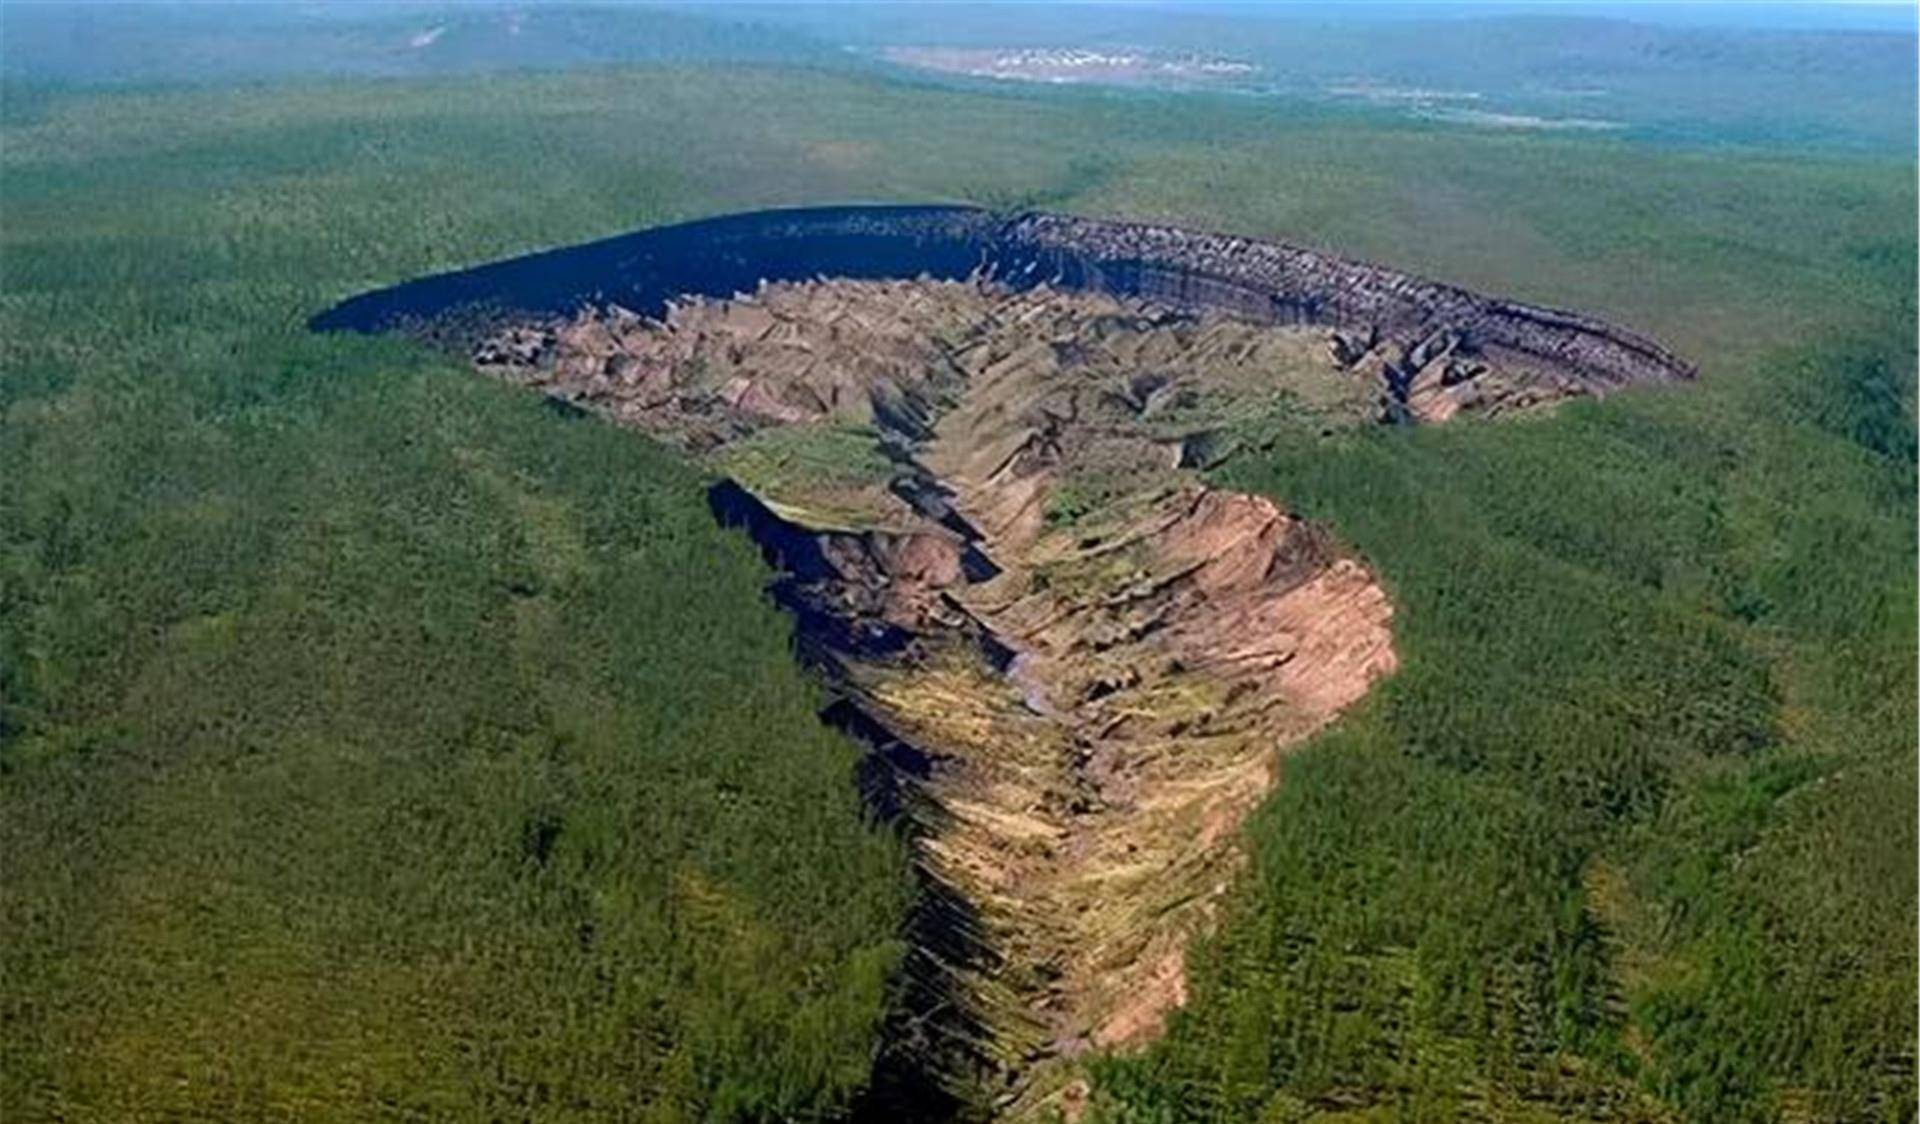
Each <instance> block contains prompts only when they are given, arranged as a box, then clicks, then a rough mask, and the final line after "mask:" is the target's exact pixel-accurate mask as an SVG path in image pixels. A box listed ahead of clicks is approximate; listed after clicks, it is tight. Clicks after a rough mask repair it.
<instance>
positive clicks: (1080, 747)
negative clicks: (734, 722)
mask: <svg viewBox="0 0 1920 1124" xmlns="http://www.w3.org/2000/svg"><path fill="white" fill-rule="evenodd" d="M315 326H316V327H322V328H336V327H348V328H356V329H360V330H368V331H373V330H396V329H397V330H405V331H410V332H413V333H416V334H419V335H422V336H425V337H428V338H431V339H434V340H436V341H438V342H440V343H442V344H443V345H447V346H451V347H454V348H456V349H458V350H460V351H461V352H463V353H464V354H466V355H468V356H469V357H470V358H471V360H472V362H473V363H474V364H475V365H476V367H478V368H479V369H480V370H483V371H486V372H489V373H492V374H496V375H498V376H500V377H503V378H507V379H510V380H512V381H514V382H518V383H523V384H525V385H528V386H531V387H536V388H538V389H540V390H542V391H543V392H545V393H546V394H548V395H549V396H551V397H552V398H553V399H555V400H557V401H560V402H564V403H567V404H570V407H581V408H585V409H588V410H592V411H594V412H597V413H599V414H601V415H603V416H605V417H607V418H609V419H611V420H613V421H614V422H616V423H618V424H621V425H627V426H632V427H634V428H636V429H640V430H642V431H644V432H646V433H648V434H650V435H652V436H654V437H656V438H658V439H660V440H663V441H667V442H670V443H672V444H674V445H677V446H678V447H680V448H682V449H683V450H685V451H686V452H687V453H688V454H689V455H691V456H694V457H697V458H699V459H700V460H701V461H702V462H703V463H705V464H707V465H708V466H709V467H711V468H712V469H713V470H714V471H715V472H716V473H717V474H718V475H720V476H721V477H722V483H720V484H718V485H716V486H715V487H714V488H713V490H712V493H711V497H710V498H711V502H712V504H713V506H714V510H715V512H716V515H718V516H719V517H720V518H721V519H722V520H723V521H726V522H728V523H732V524H737V525H741V526H743V527H745V528H746V529H747V530H748V531H749V532H750V533H751V534H752V535H753V536H754V538H755V539H756V541H758V542H759V543H760V544H761V546H762V547H763V549H764V550H765V551H766V553H767V555H768V557H769V559H770V560H771V561H772V562H773V563H774V564H775V565H776V566H777V567H778V568H779V569H780V571H781V572H782V574H783V577H782V578H781V579H780V581H779V582H778V583H777V585H776V589H775V592H776V595H777V596H778V597H779V599H780V600H781V602H782V603H783V604H785V605H786V606H788V607H789V608H791V609H792V610H793V611H794V612H795V614H796V615H797V616H798V618H799V620H800V622H801V629H800V637H801V644H802V648H803V652H804V654H805V656H806V657H807V658H808V660H809V661H810V662H811V663H812V664H813V665H814V666H815V667H817V668H818V669H819V670H820V671H821V673H822V674H823V675H824V676H825V677H826V679H827V680H828V681H829V683H830V684H831V686H832V688H833V692H834V695H835V697H836V699H837V700H838V701H837V702H836V703H835V704H834V705H833V706H832V707H830V708H829V710H828V712H827V713H826V715H825V717H826V718H828V720H830V721H834V722H837V723H839V724H841V725H843V726H844V727H846V728H847V729H849V730H851V731H853V732H854V733H856V734H858V735H859V736H860V737H862V738H863V739H864V740H866V741H867V743H868V744H869V745H870V746H871V747H872V753H871V755H870V760H869V766H868V768H867V769H866V770H865V778H864V779H865V784H866V787H867V789H868V795H869V797H870V799H871V800H872V802H873V803H874V806H875V807H876V808H877V809H878V810H879V811H880V812H881V813H882V814H884V815H887V816H889V817H894V818H898V819H899V820H901V821H902V822H903V823H904V824H905V825H906V827H907V829H908V830H909V831H910V832H911V835H912V838H913V840H914V846H915V850H916V854H917V859H918V865H919V868H920V871H921V873H922V876H923V884H924V887H925V893H924V894H923V900H922V904H921V906H920V908H919V910H918V912H917V914H916V916H915V918H914V919H913V921H912V926H911V933H910V934H909V935H910V936H911V938H912V943H913V951H912V953H911V955H910V957H909V961H908V964H907V965H906V968H905V974H904V978H903V981H902V983H903V993H904V996H905V998H904V1001H903V1002H902V1003H901V1005H900V1008H899V1011H898V1012H897V1014H896V1016H895V1019H894V1025H893V1027H892V1030H893V1034H892V1036H891V1041H890V1043H889V1048H888V1053H887V1056H886V1058H885V1059H884V1060H883V1062H882V1064H881V1072H880V1073H878V1074H877V1075H876V1093H875V1096H876V1097H878V1098H882V1099H886V1098H894V1100H893V1102H892V1103H893V1105H895V1106H896V1107H897V1106H898V1105H899V1104H900V1102H902V1101H916V1102H918V1103H920V1104H922V1105H924V1101H923V1100H921V1099H922V1098H925V1097H927V1096H929V1095H931V1093H932V1091H933V1090H934V1089H945V1090H946V1091H948V1092H958V1091H965V1092H967V1093H969V1094H978V1093H979V1092H981V1091H982V1090H983V1089H984V1090H985V1091H986V1092H987V1095H988V1096H989V1097H990V1098H992V1099H994V1100H996V1101H997V1103H998V1105H999V1107H1000V1108H1001V1109H1002V1110H1003V1111H1004V1112H1006V1113H1007V1114H1009V1115H1025V1114H1027V1113H1029V1112H1031V1111H1033V1110H1036V1109H1038V1108H1039V1107H1041V1106H1042V1105H1047V1104H1051V1105H1054V1106H1057V1107H1060V1108H1062V1109H1065V1110H1068V1111H1069V1113H1071V1110H1072V1109H1073V1108H1074V1105H1075V1098H1076V1097H1077V1096H1078V1095H1079V1093H1080V1090H1079V1089H1078V1088H1077V1087H1076V1086H1073V1085H1071V1084H1065V1083H1064V1082H1063V1080H1061V1079H1059V1077H1058V1073H1059V1067H1058V1066H1057V1065H1053V1064H1050V1063H1052V1062H1054V1061H1056V1060H1057V1059H1062V1058H1070V1057H1072V1056H1074V1055H1077V1054H1079V1053H1082V1052H1084V1051H1086V1050H1088V1049H1093V1048H1114V1047H1125V1046H1128V1045H1130V1044H1134V1043H1138V1042H1140V1041H1142V1040H1144V1039H1147V1038H1150V1037H1151V1036H1153V1035H1154V1034H1156V1033H1157V1032H1158V1031H1159V1030H1160V1029H1161V1027H1162V1026H1163V1023H1164V1020H1165V1018H1166V1015H1167V1013H1168V1012H1169V1011H1170V1010H1172V1009H1173V1008H1174V1007H1177V1006H1178V1005H1179V1004H1180V1003H1181V1002H1183V1000H1184V998H1185V991H1184V987H1185V984H1184V970H1183V957H1184V953H1185V949H1186V946H1187V943H1188V942H1189V940H1190V939H1191V938H1192V937H1193V936H1194V935H1195V934H1196V933H1198V932H1200V931H1202V930H1204V929H1205V928H1206V927H1207V925H1208V924H1209V922H1210V920H1211V917H1212V913H1213V910H1214V908H1215V906H1216V903H1217V901H1218V899H1219V895H1220V893H1221V891H1222V890H1223V889H1224V888H1225V887H1226V886H1227V884H1228V882H1229V881H1230V879H1231V877H1232V875H1233V872H1234V869H1235V866H1236V864H1237V862H1238V858H1239V855H1238V851H1237V846H1236V839H1237V834H1238V832H1237V829H1238V827H1239V825H1240V823H1241V821H1242V820H1243V819H1244V818H1245V817H1246V815H1247V814H1248V813H1249V812H1250V811H1251V810H1252V809H1253V808H1254V807H1255V806H1256V805H1257V804H1258V803H1259V801H1260V800H1261V798H1262V797H1263V796H1264V795H1265V794H1266V793H1267V792H1268V791H1269V790H1270V789H1271V788H1272V786H1273V784H1274V782H1275V778H1276V770H1277V762H1278V758H1279V756H1280V754H1281V753H1282V752H1283V751H1284V750H1285V749H1286V748H1287V747H1289V746H1292V745H1296V744H1298V743H1299V742H1301V741H1302V740H1303V739H1305V738H1306V737H1307V736H1308V735H1310V734H1312V733H1313V732H1314V731H1315V730H1318V729H1320V728H1321V727H1323V726H1324V725H1326V724H1327V723H1328V722H1330V721H1332V720H1333V719H1334V718H1335V717H1336V716H1338V715H1339V714H1340V712H1341V711H1342V710H1343V709H1344V708H1346V707H1348V706H1349V705H1351V704H1352V703H1353V702H1355V701H1356V700H1358V699H1359V698H1361V697H1362V696H1363V695H1364V694H1365V693H1366V691H1367V690H1368V688H1369V686H1370V685H1371V684H1372V683H1373V682H1374V681H1375V680H1377V679H1378V678H1380V677H1381V676H1383V675H1385V674H1387V673H1389V672H1391V671H1392V670H1393V669H1394V667H1395V655H1394V649H1393V643H1392V633H1391V629H1390V623H1391V617H1392V608H1391V605H1390V604H1389V602H1388V599H1387V597H1386V596H1385V594H1384V592H1383V591H1382V589H1381V588H1380V585H1379V583H1378V582H1377V580H1376V579H1375V576H1374V575H1373V573H1372V572H1371V571H1370V570H1369V569H1368V567H1367V566H1366V564H1365V563H1364V562H1363V561H1362V560H1360V559H1358V558H1356V557H1353V556H1352V555H1351V554H1350V553H1349V552H1347V551H1345V550H1343V549H1342V548H1341V546H1340V545H1339V544H1338V543H1337V542H1336V541H1335V540H1334V539H1333V538H1332V537H1331V535H1329V534H1328V533H1327V532H1326V531H1325V530H1324V529H1323V528H1320V527H1317V526H1315V525H1313V524H1311V523H1308V522H1306V521H1304V520H1302V519H1299V518H1297V517H1295V516H1293V515H1291V514H1289V513H1287V512H1286V511H1284V510H1282V509H1280V508H1279V507H1277V506H1275V505H1274V504H1273V503H1272V502H1270V501H1268V500H1266V499H1264V498H1261V497H1258V496H1252V495H1244V494H1239V493H1234V492H1228V491H1223V490H1220V489H1216V488H1213V487H1210V486H1209V485H1208V484H1207V482H1206V480H1205V479H1204V477H1203V476H1202V475H1201V471H1202V470H1203V469H1205V468H1207V467H1209V466H1211V465H1212V464H1214V463H1216V462H1217V461H1219V460H1220V459H1222V458H1224V457H1226V456H1229V455H1231V454H1232V453H1233V452H1234V450H1235V449H1237V448H1240V447H1243V446H1244V445H1246V444H1248V443H1254V442H1258V441H1260V440H1263V439H1267V438H1271V437H1273V436H1274V435H1275V434H1282V433H1288V432H1291V433H1294V434H1296V435H1310V436H1313V437H1319V436H1326V435H1331V434H1335V433H1338V432H1340V431H1343V430H1352V429H1357V428H1359V427H1363V426H1368V425H1375V424H1382V423H1388V424H1424V423H1431V422H1441V421H1445V420H1447V419H1448V418H1451V417H1453V416H1455V415H1456V414H1461V413H1480V414H1486V415H1498V414H1504V413H1513V412H1518V411H1524V410H1528V409H1533V408H1537V407H1539V406H1541V405H1543V404H1547V403H1551V402H1553V401H1556V400H1559V399H1562V398H1566V397H1569V396H1573V395H1588V394H1599V393H1604V392H1606V391H1608V390H1611V389H1614V388H1617V387H1621V386H1624V385H1627V384H1631V383H1637V382H1644V381H1650V380H1667V379H1676V378H1687V377H1691V375H1692V373H1693V372H1692V368H1691V367H1689V366H1688V365H1687V364H1686V363H1684V362H1683V361H1681V360H1679V359H1677V358H1676V357H1675V356H1673V355H1671V354H1670V353H1668V352H1667V351H1665V350H1664V349H1662V348H1661V347H1659V346H1658V345H1657V344H1655V343H1653V342H1651V341H1649V340H1647V339H1644V338H1642V337H1640V336H1637V335H1634V334H1632V333H1629V332H1625V331H1622V330H1620V329H1617V328H1614V327H1611V326H1608V325H1606V324H1603V323H1600V322H1598V321H1595V320H1591V319H1588V318H1585V317H1581V316H1576V315H1573V314H1569V313H1564V312H1556V311H1552V310H1548V309H1542V308H1536V307H1533V306H1529V305H1523V304H1517V303H1512V302H1507V301H1500V300H1493V299H1489V298H1485V297H1480V296H1476V295H1474V294H1471V293H1468V292H1466V291H1464V290H1460V289H1456V288H1452V287H1449V286H1444V285H1436V284H1432V283H1429V282H1425V281H1421V280H1418V279H1416V278H1412V277H1408V276H1406V275H1403V274H1399V273H1395V272H1393V271H1391V270H1388V269H1383V268H1380V267H1377V266H1371V265H1365V264H1360V263H1356V262H1350V261H1344V260H1341V259H1338V258H1333V257H1329V256H1326V255H1322V254H1317V253H1314V252H1311V251H1307V250H1302V249H1298V248H1294V247H1288V246H1282V245H1277V244H1273V243H1268V242H1260V241H1255V240H1250V239H1244V238H1232V237H1226V236H1222V235H1211V234H1198V233H1193V232H1189V231H1183V230H1176V229H1172V228H1166V227H1153V226H1140V225H1132V224H1125V223H1111V222H1097V221H1092V220H1086V219H1077V218H1069V217H1064V216H1056V215H1038V214H1034V215H1024V216H1020V217H1017V218H1014V219H1011V220H1002V219H1000V218H997V217H996V216H994V215H992V214H990V213H988V212H984V211H979V210H974V209H969V208H943V207H896V208H888V207H874V208H836V209H823V210H815V211H792V212H769V213H764V214H756V215H744V216H736V217H732V218H726V219H718V220H712V221H709V222H705V223H694V224H689V225H686V226H682V227H670V228H665V229H662V230H657V231H648V232H643V233H641V234H637V235H631V236H628V237H625V238H619V239H612V240H610V241H607V242H602V243H595V244H592V245H589V246H584V247H579V248H577V249H572V250H562V251H556V252H553V253H549V254H542V255H536V256H533V257H530V258H523V259H517V260H515V261H511V262H505V263H501V264H499V265H494V266H488V267H484V268H481V269H477V270H472V271H468V272H466V273H460V274H451V275H447V276H445V277H437V278H428V279H426V280H423V281H419V282H414V283H412V284H410V285H403V286H400V287H398V288H396V289H391V290H385V291H382V292H379V293H373V294H369V295H367V296H365V297H361V298H356V299H355V300H353V301H349V302H347V303H346V304H344V305H342V306H340V307H339V308H337V309H334V310H332V311H331V312H329V313H326V314H324V315H323V316H321V317H319V318H318V319H316V321H315Z"/></svg>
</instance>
